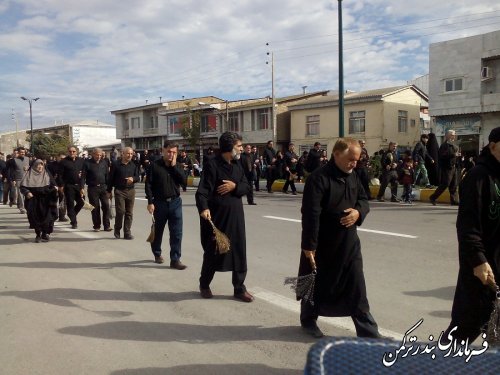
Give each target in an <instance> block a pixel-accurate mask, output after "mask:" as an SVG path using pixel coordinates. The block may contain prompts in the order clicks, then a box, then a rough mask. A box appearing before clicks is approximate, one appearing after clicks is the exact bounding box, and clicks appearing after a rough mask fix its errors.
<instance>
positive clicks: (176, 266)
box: [170, 260, 187, 271]
mask: <svg viewBox="0 0 500 375" xmlns="http://www.w3.org/2000/svg"><path fill="white" fill-rule="evenodd" d="M170 268H173V269H176V270H179V271H182V270H185V269H186V268H187V266H186V265H185V264H182V262H181V261H180V260H172V261H170Z"/></svg>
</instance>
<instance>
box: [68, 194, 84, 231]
mask: <svg viewBox="0 0 500 375" xmlns="http://www.w3.org/2000/svg"><path fill="white" fill-rule="evenodd" d="M64 198H65V199H66V207H67V209H68V217H69V221H70V223H71V225H76V224H77V221H76V215H78V213H79V212H80V210H81V209H82V207H83V198H82V195H81V194H80V185H73V184H66V185H64ZM75 202H76V204H75Z"/></svg>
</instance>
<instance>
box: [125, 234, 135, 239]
mask: <svg viewBox="0 0 500 375" xmlns="http://www.w3.org/2000/svg"><path fill="white" fill-rule="evenodd" d="M123 238H124V239H126V240H133V239H134V236H132V235H131V234H124V235H123Z"/></svg>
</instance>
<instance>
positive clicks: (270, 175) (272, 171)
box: [263, 141, 276, 193]
mask: <svg viewBox="0 0 500 375" xmlns="http://www.w3.org/2000/svg"><path fill="white" fill-rule="evenodd" d="M273 146H274V143H273V141H268V142H267V146H266V148H265V149H264V155H263V160H264V164H265V166H266V180H267V184H266V187H267V192H268V193H272V192H273V190H272V187H273V182H274V180H275V179H276V150H275V149H274V148H273Z"/></svg>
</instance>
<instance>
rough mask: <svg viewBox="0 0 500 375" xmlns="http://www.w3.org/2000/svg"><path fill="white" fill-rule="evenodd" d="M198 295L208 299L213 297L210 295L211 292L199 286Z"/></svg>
mask: <svg viewBox="0 0 500 375" xmlns="http://www.w3.org/2000/svg"><path fill="white" fill-rule="evenodd" d="M200 295H201V298H205V299H209V298H212V297H213V296H214V295H213V294H212V291H211V290H210V288H207V289H204V288H202V287H201V286H200Z"/></svg>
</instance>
